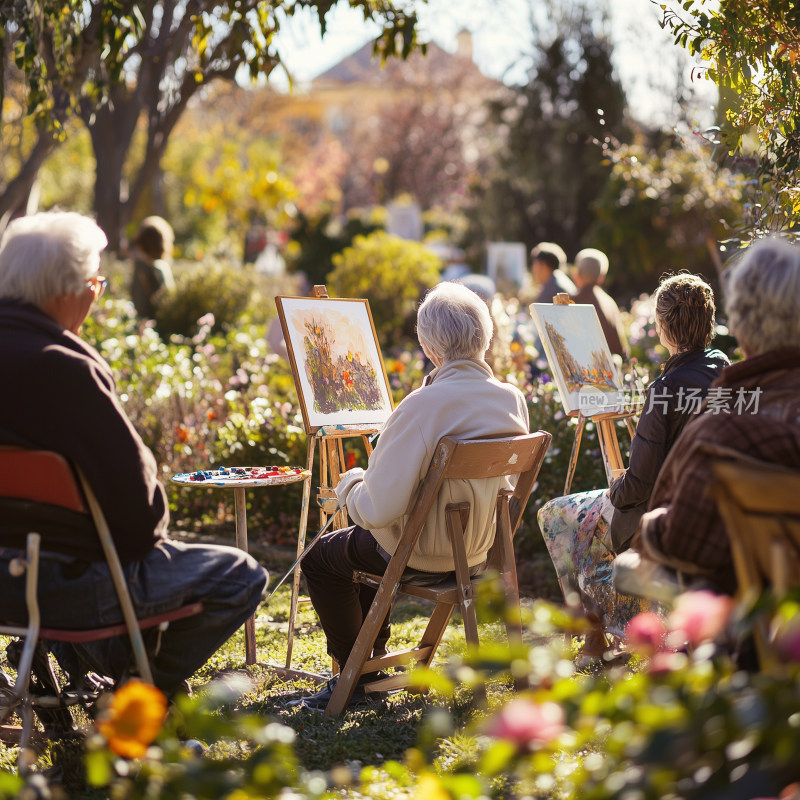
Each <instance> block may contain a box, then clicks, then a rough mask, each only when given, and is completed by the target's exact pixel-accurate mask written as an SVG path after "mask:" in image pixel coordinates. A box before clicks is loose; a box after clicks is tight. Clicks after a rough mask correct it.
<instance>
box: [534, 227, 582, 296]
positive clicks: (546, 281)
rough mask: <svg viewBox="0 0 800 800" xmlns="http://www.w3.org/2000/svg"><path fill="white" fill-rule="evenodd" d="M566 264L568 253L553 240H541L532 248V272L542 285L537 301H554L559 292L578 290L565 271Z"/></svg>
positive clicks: (570, 292)
mask: <svg viewBox="0 0 800 800" xmlns="http://www.w3.org/2000/svg"><path fill="white" fill-rule="evenodd" d="M566 266H567V254H566V253H565V252H564V251H563V250H562V249H561V248H560V247H559V246H558V245H557V244H553V242H540V243H539V244H537V245H536V247H534V248H533V250H531V274H532V275H533V280H534V282H535V283H536V285H537V286H539V287H540V288H539V294H538V295H537V296H536V301H535V302H537V303H552V302H553V298H554V297H555V296H556V295H557V294H560V293H562V292H566V293H567V294H574V293H575V292H576V291H577V288H576V286H575V284H574V283H573V282H572V281H571V280H570V279H569V278H568V277H567V274H566V273H565V272H564V269H565V268H566Z"/></svg>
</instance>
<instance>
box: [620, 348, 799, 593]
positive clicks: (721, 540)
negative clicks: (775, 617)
mask: <svg viewBox="0 0 800 800" xmlns="http://www.w3.org/2000/svg"><path fill="white" fill-rule="evenodd" d="M726 452H727V454H728V457H730V455H732V454H733V453H741V454H744V455H746V456H748V457H749V458H754V459H758V460H760V461H765V462H770V463H773V464H779V465H783V466H786V467H792V468H800V349H795V348H793V349H785V350H776V351H772V352H769V353H765V354H763V355H760V356H755V357H753V358H748V359H746V360H745V361H741V362H739V363H737V364H734V365H733V366H730V367H727V368H726V369H725V370H724V371H723V373H722V375H721V376H720V378H718V379H717V380H716V381H715V382H714V383H713V384H712V389H711V390H710V392H709V395H708V397H707V398H706V401H705V403H704V407H703V412H702V413H701V414H700V415H699V416H698V417H697V418H696V419H694V420H692V421H691V422H689V423H688V424H687V425H686V427H685V428H684V430H683V433H682V434H681V435H680V437H679V438H678V441H677V442H676V443H675V445H674V447H673V448H672V450H671V451H670V454H669V456H668V457H667V460H666V461H665V462H664V466H663V468H662V470H661V472H660V474H659V477H658V481H657V482H656V485H655V488H654V489H653V495H652V497H651V498H650V505H649V508H650V509H651V510H652V509H655V508H666V509H667V512H666V513H665V514H662V515H661V516H660V517H658V518H656V519H654V520H653V521H652V524H651V525H649V526H648V528H647V535H646V537H642V536H641V532H640V533H639V534H638V535H637V538H638V539H639V541H638V542H635V543H634V546H635V547H638V548H639V549H642V550H643V551H644V552H645V553H646V554H647V556H648V557H650V558H653V559H655V560H656V561H659V562H661V563H663V564H665V565H667V566H669V567H671V568H672V569H676V570H680V571H682V572H687V573H690V574H700V575H705V576H706V578H707V579H708V580H709V582H710V583H711V584H712V586H713V587H714V588H716V589H717V590H718V591H721V592H724V593H727V594H733V593H735V591H736V576H735V574H734V570H733V561H732V559H731V551H730V546H729V544H728V537H727V534H726V532H725V527H724V525H723V523H722V519H721V517H720V516H719V513H718V511H717V507H716V503H715V502H714V500H713V499H712V498H711V497H710V495H709V492H708V486H709V483H710V481H711V464H712V462H713V460H714V459H715V458H719V457H720V456H724V455H725V453H726ZM640 531H641V529H640Z"/></svg>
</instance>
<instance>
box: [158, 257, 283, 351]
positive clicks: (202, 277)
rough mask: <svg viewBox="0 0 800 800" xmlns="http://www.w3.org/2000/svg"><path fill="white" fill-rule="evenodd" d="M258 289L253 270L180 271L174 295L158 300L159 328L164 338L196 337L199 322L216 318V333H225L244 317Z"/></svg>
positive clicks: (201, 267)
mask: <svg viewBox="0 0 800 800" xmlns="http://www.w3.org/2000/svg"><path fill="white" fill-rule="evenodd" d="M257 289H258V280H257V274H256V273H255V272H254V271H252V270H243V269H241V268H238V267H232V266H226V265H224V264H211V265H209V266H206V265H197V266H192V267H187V268H183V269H177V270H176V274H175V289H174V291H172V292H168V293H165V294H162V295H161V296H160V297H159V301H158V308H157V310H156V327H157V328H158V331H159V333H160V334H161V336H163V337H164V338H168V337H169V336H172V335H180V336H194V334H195V333H196V332H197V329H198V323H197V321H198V320H199V319H201V318H202V317H205V316H206V315H207V314H213V316H214V323H213V325H212V327H213V329H214V330H215V331H219V330H222V329H223V326H225V325H226V324H232V323H234V322H235V321H236V320H238V318H239V317H240V316H242V314H244V312H245V311H246V310H247V309H248V307H249V306H250V305H251V303H252V302H253V299H254V296H255V295H256V292H257ZM272 316H274V314H273V315H272Z"/></svg>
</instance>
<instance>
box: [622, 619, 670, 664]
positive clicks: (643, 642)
mask: <svg viewBox="0 0 800 800" xmlns="http://www.w3.org/2000/svg"><path fill="white" fill-rule="evenodd" d="M666 635H667V628H666V625H664V620H663V619H661V617H659V616H658V614H654V613H653V612H652V611H643V612H642V613H641V614H637V615H636V616H635V617H634V618H633V619H632V620H631V621H630V622H629V623H628V627H627V628H625V642H626V643H627V645H628V647H629V648H630V649H631V650H632V651H633V652H634V653H639V654H640V655H643V656H652V655H654V654H655V653H658V652H660V651H661V650H663V649H664V639H665V637H666Z"/></svg>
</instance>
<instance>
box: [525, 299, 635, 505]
mask: <svg viewBox="0 0 800 800" xmlns="http://www.w3.org/2000/svg"><path fill="white" fill-rule="evenodd" d="M530 310H531V314H532V316H533V320H534V322H535V323H536V328H537V330H538V332H539V338H540V339H541V342H542V345H543V346H544V351H545V355H546V357H547V363H548V365H549V367H550V371H551V373H552V375H553V379H554V381H555V383H556V386H558V392H559V395H560V397H561V403H562V405H563V406H564V411H565V412H566V413H567V415H568V416H571V417H577V418H578V425H577V428H576V430H575V441H574V442H573V445H572V453H571V455H570V460H569V466H568V468H567V477H566V481H565V483H564V494H569V490H570V487H571V486H572V478H573V476H574V474H575V467H576V465H577V460H578V452H579V450H580V443H581V437H582V435H583V428H584V426H585V424H586V420H591V421H592V422H593V423H595V425H596V426H597V436H598V439H599V442H600V450H601V453H602V456H603V466H604V467H605V471H606V477H607V478H608V481H609V486H610V485H611V481H612V480H613V478H614V477H615V476H616V475H618V474H619V472H620V471H622V470H623V469H624V465H623V462H622V454H621V453H620V448H619V440H618V439H617V433H616V422H617V421H618V420H622V421H624V422H625V423H626V425H627V428H628V432H629V433H630V435H631V436H633V430H634V429H633V423H632V421H631V418H632V416H633V412H631V411H630V410H629V409H627V408H626V403H625V393H624V391H623V385H622V381H621V379H620V376H619V371H618V370H617V366H616V364H615V363H614V359H613V358H612V356H611V350H610V349H609V347H608V342H607V341H606V337H605V334H604V333H603V329H602V328H601V327H600V318H599V317H598V316H597V309H596V308H595V307H594V306H593V305H591V304H585V305H584V304H576V303H573V302H572V301H571V300H570V299H569V296H568V295H557V296H556V297H555V298H554V301H553V303H531V306H530Z"/></svg>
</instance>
